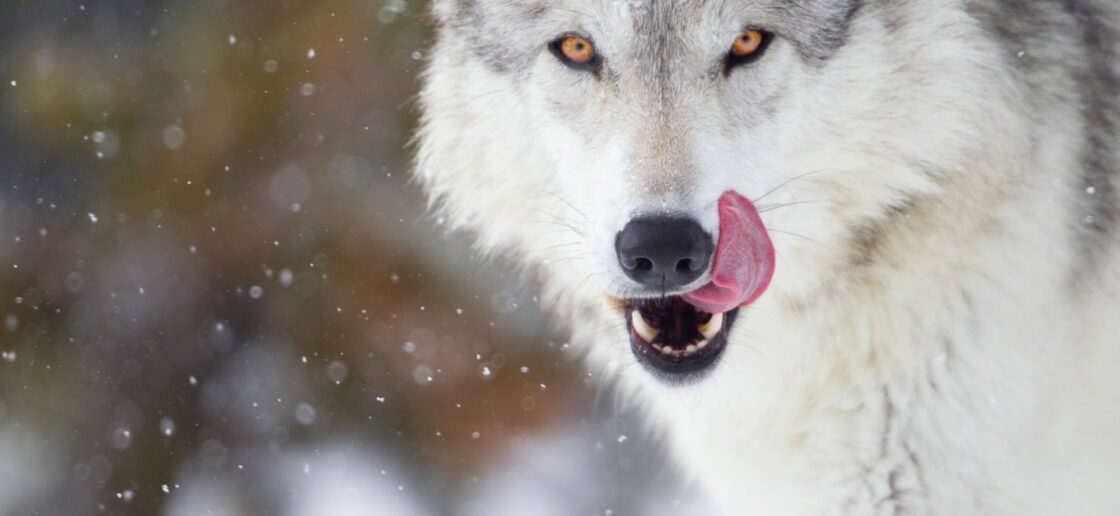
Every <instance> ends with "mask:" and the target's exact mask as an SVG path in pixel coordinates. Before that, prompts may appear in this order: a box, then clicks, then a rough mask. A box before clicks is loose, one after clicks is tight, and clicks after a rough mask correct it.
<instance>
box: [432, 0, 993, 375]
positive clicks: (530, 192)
mask: <svg viewBox="0 0 1120 516" xmlns="http://www.w3.org/2000/svg"><path fill="white" fill-rule="evenodd" d="M925 3H930V4H933V3H938V2H937V1H934V0H929V1H928V2H925ZM862 4H863V2H860V1H858V0H811V1H807V2H790V1H788V0H692V1H681V2H660V1H655V0H623V1H606V0H555V1H544V0H439V1H437V2H436V4H435V7H434V12H435V14H436V18H437V19H438V21H439V23H440V27H439V31H440V39H439V43H438V44H437V45H436V47H435V48H434V49H433V54H432V56H431V64H430V67H429V69H428V76H427V82H426V87H425V90H424V93H423V103H424V107H425V118H424V125H423V128H422V131H421V134H420V143H421V146H420V156H419V174H420V176H421V178H422V180H423V181H424V182H425V184H426V186H428V188H429V190H430V192H431V193H432V194H433V197H435V198H437V199H439V200H440V201H442V203H443V205H444V207H445V208H446V209H447V210H448V211H449V213H450V215H451V216H450V218H449V220H451V221H452V222H453V223H455V224H458V225H462V226H467V227H470V228H472V229H474V230H477V231H478V233H479V235H480V241H481V243H482V246H483V247H484V248H487V249H496V250H501V251H505V252H510V253H512V254H515V255H516V256H518V257H519V258H521V259H522V260H523V261H524V262H525V263H528V264H529V265H531V266H534V267H540V269H541V270H542V271H543V272H544V273H545V274H544V277H545V284H546V299H550V300H551V301H552V302H554V303H556V304H558V305H560V308H561V309H562V310H566V311H567V313H568V314H569V315H571V316H574V317H575V319H574V320H575V322H577V326H580V327H585V328H591V330H590V331H589V332H588V333H589V334H594V335H595V336H596V338H597V339H598V340H600V341H604V340H606V341H611V342H617V346H614V348H613V349H612V350H611V351H608V352H607V353H608V354H609V356H610V357H611V358H610V359H611V360H613V361H614V362H616V363H617V364H618V365H624V364H623V362H625V361H627V360H629V361H630V362H631V363H632V362H633V360H635V357H636V359H637V360H638V361H639V362H641V363H642V364H644V365H646V366H648V367H647V369H650V370H651V371H653V372H654V373H655V376H659V377H661V378H663V379H664V378H673V379H676V380H680V379H685V378H687V379H692V380H697V379H700V378H704V377H706V375H701V374H699V373H707V372H710V370H711V369H713V366H714V364H716V363H717V362H718V359H719V358H720V356H721V355H722V354H723V353H724V352H725V351H727V350H728V349H733V348H734V347H735V345H728V343H729V342H730V343H736V342H739V341H741V340H745V339H747V338H748V335H749V336H751V337H754V338H760V337H759V336H760V335H761V336H763V337H764V336H765V335H766V332H761V331H754V332H752V331H751V330H750V329H749V327H750V326H752V325H753V324H755V323H753V322H752V319H755V318H756V317H757V318H759V319H762V318H765V317H769V318H770V325H771V327H772V326H773V325H774V324H777V323H775V322H774V321H777V320H779V319H780V318H781V317H782V314H783V312H784V311H788V310H794V309H795V308H794V307H800V308H799V309H801V310H804V306H805V305H806V304H809V303H811V301H812V300H813V298H814V297H815V296H816V295H819V293H820V292H821V291H823V290H825V289H828V288H830V287H835V282H836V281H837V280H838V279H840V278H842V277H844V276H845V275H850V274H851V271H852V270H853V268H858V267H861V266H865V265H866V264H868V263H870V262H871V261H873V260H874V254H875V252H876V246H877V245H878V244H879V241H878V240H879V233H880V232H881V231H882V230H883V229H884V228H885V227H887V226H889V225H891V224H894V223H897V222H898V221H897V220H895V219H898V218H900V217H903V216H904V215H905V212H906V208H907V206H909V205H910V204H911V203H912V202H914V200H915V199H918V198H920V197H922V196H928V195H935V194H936V192H937V191H938V190H939V185H938V183H939V177H941V175H942V174H943V173H944V172H945V171H952V170H953V169H954V167H955V166H956V165H955V164H956V163H959V162H960V160H962V159H964V158H966V157H967V156H968V155H969V153H972V152H977V149H976V148H975V146H974V145H972V144H970V143H969V141H970V136H971V134H972V132H973V127H972V126H971V125H970V124H969V123H968V120H969V119H970V118H969V111H970V110H973V109H979V108H978V107H977V106H975V105H970V102H974V101H965V100H964V99H975V98H977V97H980V98H982V97H983V95H982V94H978V93H979V92H977V91H975V90H970V88H971V87H972V86H970V84H972V83H971V82H970V81H969V80H966V79H968V78H969V77H970V74H973V73H975V72H972V71H970V65H969V63H970V56H971V55H973V54H974V50H975V49H974V48H973V49H970V47H969V45H968V44H966V43H963V42H962V41H963V39H964V38H963V37H962V34H963V33H965V32H967V31H968V30H969V29H968V23H966V22H965V21H963V20H961V19H957V18H954V16H953V15H952V14H951V13H952V12H953V11H946V10H938V11H937V13H940V14H936V13H935V12H933V10H931V11H930V12H924V11H923V10H922V9H921V8H920V7H921V4H923V2H914V3H913V4H914V5H915V6H917V7H915V8H914V12H912V13H901V12H899V11H897V10H896V11H895V12H893V13H891V18H890V19H886V18H885V17H884V16H881V15H880V13H879V12H877V11H876V10H875V9H874V7H873V6H871V5H870V4H868V5H862ZM946 12H948V13H950V14H944V13H946ZM918 20H920V23H918ZM918 34H920V38H919V37H917V36H916V35H918ZM771 276H773V278H772V280H771ZM767 286H769V287H770V288H769V291H767ZM604 303H605V304H604ZM753 303H757V304H758V305H759V306H760V307H761V306H763V305H765V307H766V308H765V309H760V310H758V311H754V310H747V311H743V313H739V312H740V311H742V310H740V309H741V307H744V306H748V307H749V306H753ZM764 314H769V315H764ZM622 320H625V322H626V324H624V325H623V324H619V323H620V321H622ZM757 324H759V325H762V324H763V323H762V322H761V321H759V322H758V323H757ZM580 329H581V328H577V330H580ZM774 331H778V329H774ZM627 348H629V350H630V351H631V352H632V353H630V352H626V353H621V354H620V352H618V351H617V350H626V349H627ZM678 383H679V382H678Z"/></svg>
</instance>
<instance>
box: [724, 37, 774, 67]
mask: <svg viewBox="0 0 1120 516" xmlns="http://www.w3.org/2000/svg"><path fill="white" fill-rule="evenodd" d="M771 38H772V35H771V34H770V33H769V32H764V31H761V30H755V29H750V30H745V31H743V32H740V33H739V35H738V36H735V42H734V43H732V44H731V50H730V51H729V52H728V54H727V65H728V68H731V67H733V66H735V65H740V64H746V63H749V62H751V61H754V60H755V59H758V58H759V57H760V56H762V53H763V52H765V51H766V47H767V46H769V45H770V40H771Z"/></svg>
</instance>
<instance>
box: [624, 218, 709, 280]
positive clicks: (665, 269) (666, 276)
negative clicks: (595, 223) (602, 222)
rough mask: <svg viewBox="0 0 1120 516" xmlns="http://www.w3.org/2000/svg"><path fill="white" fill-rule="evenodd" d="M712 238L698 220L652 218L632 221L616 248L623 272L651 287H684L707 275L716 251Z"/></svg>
mask: <svg viewBox="0 0 1120 516" xmlns="http://www.w3.org/2000/svg"><path fill="white" fill-rule="evenodd" d="M713 247H714V245H713V242H712V237H711V235H709V234H708V233H707V232H705V231H704V229H703V228H702V227H701V226H700V224H699V223H697V222H696V221H695V220H692V219H688V218H676V217H652V218H638V219H634V220H631V221H630V222H629V223H628V224H627V225H626V227H625V228H623V230H622V231H621V232H620V233H619V234H618V237H617V239H616V241H615V250H616V252H617V253H618V261H619V264H620V265H622V269H623V272H624V273H626V275H627V276H629V277H630V278H631V279H633V280H634V281H636V282H638V283H639V284H642V285H645V286H649V287H658V288H665V287H683V286H685V285H688V284H689V283H692V282H694V281H696V280H697V279H699V278H700V276H702V275H703V272H704V270H705V269H706V268H707V267H708V262H709V260H710V259H711V256H712V251H713Z"/></svg>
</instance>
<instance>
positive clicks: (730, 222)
mask: <svg viewBox="0 0 1120 516" xmlns="http://www.w3.org/2000/svg"><path fill="white" fill-rule="evenodd" d="M719 233H720V234H719V245H718V246H716V257H715V263H714V265H712V282H711V283H709V284H707V285H705V286H704V287H702V288H700V289H699V290H696V291H695V292H691V293H689V294H685V296H684V299H685V301H688V302H689V303H691V304H692V305H693V306H696V307H697V308H699V309H701V310H704V311H707V312H711V313H721V312H727V311H729V310H733V309H735V308H738V307H740V306H747V305H749V304H751V303H752V302H754V300H755V299H758V296H761V295H762V293H763V292H766V288H767V287H769V286H770V279H771V278H773V276H774V243H773V242H771V241H770V235H769V234H768V233H767V232H766V226H764V225H763V224H762V219H761V218H760V217H759V216H758V210H756V209H755V207H754V204H752V203H751V201H750V200H748V199H747V198H746V197H743V196H742V195H739V194H738V192H735V191H728V192H727V193H724V194H723V197H720V199H719Z"/></svg>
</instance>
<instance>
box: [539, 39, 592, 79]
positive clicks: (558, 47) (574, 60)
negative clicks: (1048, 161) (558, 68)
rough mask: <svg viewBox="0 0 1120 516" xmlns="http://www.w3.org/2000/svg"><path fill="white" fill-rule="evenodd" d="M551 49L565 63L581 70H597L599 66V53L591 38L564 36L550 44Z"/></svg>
mask: <svg viewBox="0 0 1120 516" xmlns="http://www.w3.org/2000/svg"><path fill="white" fill-rule="evenodd" d="M548 48H549V50H551V51H552V53H553V55H555V56H556V58H557V59H559V60H560V61H561V62H563V63H564V64H566V65H568V66H570V67H572V68H576V69H579V70H590V71H595V70H596V69H597V68H598V67H599V62H600V58H599V53H598V52H596V51H595V45H594V44H593V43H591V40H589V39H587V38H585V37H582V36H576V35H571V34H569V35H566V36H562V37H560V38H559V39H557V40H556V41H553V42H552V43H551V44H549V45H548Z"/></svg>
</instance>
